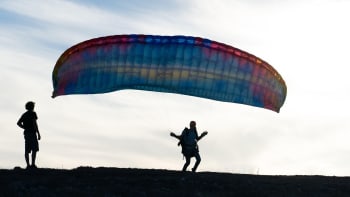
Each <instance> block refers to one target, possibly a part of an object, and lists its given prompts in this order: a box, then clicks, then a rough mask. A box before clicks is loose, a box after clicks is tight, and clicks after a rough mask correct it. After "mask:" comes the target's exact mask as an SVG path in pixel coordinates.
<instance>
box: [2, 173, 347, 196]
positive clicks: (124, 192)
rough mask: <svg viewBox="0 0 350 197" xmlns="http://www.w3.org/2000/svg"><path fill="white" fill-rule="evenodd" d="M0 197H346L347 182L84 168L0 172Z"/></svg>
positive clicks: (331, 178) (319, 178)
mask: <svg viewBox="0 0 350 197" xmlns="http://www.w3.org/2000/svg"><path fill="white" fill-rule="evenodd" d="M0 196H39V197H40V196H45V197H49V196H106V197H107V196H108V197H112V196H116V197H117V196H118V197H119V196H120V197H123V196H126V197H128V196H141V197H149V196H169V197H172V196H174V197H175V196H176V197H181V196H191V197H193V196H198V197H201V196H215V197H217V196H239V197H250V196H259V197H265V196H266V197H274V196H276V197H289V196H290V197H304V196H305V197H313V196H315V197H316V196H317V197H323V196H324V197H331V196H337V197H338V196H344V197H350V177H327V176H263V175H244V174H230V173H215V172H199V173H196V174H193V173H189V172H188V173H182V172H179V171H169V170H153V169H152V170H151V169H122V168H90V167H79V168H77V169H73V170H58V169H36V170H23V169H14V170H0Z"/></svg>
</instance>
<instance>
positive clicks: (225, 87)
mask: <svg viewBox="0 0 350 197" xmlns="http://www.w3.org/2000/svg"><path fill="white" fill-rule="evenodd" d="M52 80H53V88H54V91H53V95H52V97H56V96H59V95H68V94H95V93H106V92H111V91H115V90H122V89H138V90H149V91H158V92H168V93H178V94H185V95H191V96H197V97H203V98H208V99H214V100H218V101H225V102H234V103H241V104H246V105H252V106H256V107H262V108H267V109H270V110H273V111H276V112H279V110H280V108H281V107H282V105H283V103H284V100H285V98H286V93H287V87H286V85H285V82H284V80H283V79H282V77H281V76H280V75H279V74H278V72H277V71H276V70H275V69H274V68H273V67H272V66H270V65H269V64H268V63H266V62H265V61H263V60H261V59H259V58H257V57H255V56H254V55H251V54H249V53H247V52H244V51H242V50H239V49H237V48H234V47H232V46H228V45H225V44H222V43H219V42H215V41H211V40H208V39H203V38H198V37H190V36H154V35H115V36H108V37H101V38H95V39H92V40H87V41H85V42H82V43H79V44H77V45H75V46H73V47H71V48H69V49H68V50H66V51H65V52H64V53H63V54H62V55H61V57H60V58H59V59H58V60H57V63H56V65H55V68H54V70H53V74H52Z"/></svg>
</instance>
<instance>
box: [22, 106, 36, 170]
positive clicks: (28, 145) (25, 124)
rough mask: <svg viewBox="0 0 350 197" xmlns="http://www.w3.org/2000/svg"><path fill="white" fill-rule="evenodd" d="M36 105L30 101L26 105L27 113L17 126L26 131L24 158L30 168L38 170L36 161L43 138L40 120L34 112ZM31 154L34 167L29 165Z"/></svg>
mask: <svg viewBox="0 0 350 197" xmlns="http://www.w3.org/2000/svg"><path fill="white" fill-rule="evenodd" d="M34 105H35V103H34V102H32V101H29V102H27V103H26V105H25V107H26V109H27V111H26V112H25V113H24V114H22V116H21V118H20V119H19V120H18V122H17V125H18V126H19V127H21V128H22V129H24V132H23V134H24V139H25V154H24V157H25V159H26V163H27V169H28V168H36V165H35V159H36V152H37V151H39V143H38V140H40V138H41V136H40V133H39V129H38V124H37V122H36V120H37V119H38V117H37V115H36V113H35V112H34ZM29 153H32V165H30V164H29Z"/></svg>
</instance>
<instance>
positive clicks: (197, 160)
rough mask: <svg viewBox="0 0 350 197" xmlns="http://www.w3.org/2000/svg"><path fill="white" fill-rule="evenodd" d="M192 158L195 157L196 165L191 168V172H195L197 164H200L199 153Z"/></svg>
mask: <svg viewBox="0 0 350 197" xmlns="http://www.w3.org/2000/svg"><path fill="white" fill-rule="evenodd" d="M194 156H195V157H196V163H195V164H194V166H193V168H192V172H196V170H197V167H198V165H199V163H201V156H200V155H199V153H198V152H197V153H196V154H195V155H194Z"/></svg>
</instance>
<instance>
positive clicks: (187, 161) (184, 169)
mask: <svg viewBox="0 0 350 197" xmlns="http://www.w3.org/2000/svg"><path fill="white" fill-rule="evenodd" d="M185 158H186V162H185V164H184V166H183V167H182V171H186V169H187V167H188V165H190V163H191V157H185Z"/></svg>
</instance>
